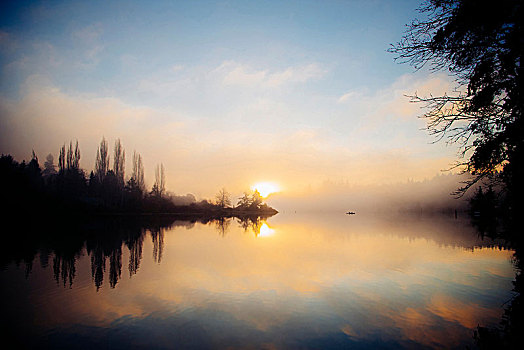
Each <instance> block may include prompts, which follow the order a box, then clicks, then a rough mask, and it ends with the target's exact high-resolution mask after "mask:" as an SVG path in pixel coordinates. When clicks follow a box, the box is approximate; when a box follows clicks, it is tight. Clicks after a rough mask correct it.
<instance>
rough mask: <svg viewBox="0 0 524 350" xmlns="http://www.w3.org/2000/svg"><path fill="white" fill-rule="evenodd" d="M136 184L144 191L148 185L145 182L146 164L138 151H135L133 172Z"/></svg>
mask: <svg viewBox="0 0 524 350" xmlns="http://www.w3.org/2000/svg"><path fill="white" fill-rule="evenodd" d="M131 179H132V180H133V183H134V186H136V188H137V189H138V190H139V191H140V193H144V191H145V189H146V186H145V182H144V165H143V164H142V156H141V155H140V153H137V152H136V151H134V152H133V173H132V174H131Z"/></svg>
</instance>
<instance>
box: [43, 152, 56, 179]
mask: <svg viewBox="0 0 524 350" xmlns="http://www.w3.org/2000/svg"><path fill="white" fill-rule="evenodd" d="M54 160H55V159H54V157H53V155H52V154H51V153H49V154H48V155H47V157H46V158H45V162H44V170H43V171H42V175H43V176H51V175H56V166H55V164H54Z"/></svg>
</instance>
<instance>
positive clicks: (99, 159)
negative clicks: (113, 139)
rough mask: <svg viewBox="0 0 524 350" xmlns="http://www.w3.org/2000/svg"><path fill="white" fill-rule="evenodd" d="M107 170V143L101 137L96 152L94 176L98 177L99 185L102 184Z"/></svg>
mask: <svg viewBox="0 0 524 350" xmlns="http://www.w3.org/2000/svg"><path fill="white" fill-rule="evenodd" d="M108 170H109V154H108V152H107V141H106V139H105V138H103V137H102V141H100V146H99V147H98V150H97V151H96V163H95V175H96V176H97V177H98V181H99V182H100V183H102V182H103V180H104V177H105V176H106V174H107V171H108Z"/></svg>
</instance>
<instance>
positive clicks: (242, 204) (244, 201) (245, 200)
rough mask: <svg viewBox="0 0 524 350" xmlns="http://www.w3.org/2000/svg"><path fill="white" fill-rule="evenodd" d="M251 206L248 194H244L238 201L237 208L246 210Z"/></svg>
mask: <svg viewBox="0 0 524 350" xmlns="http://www.w3.org/2000/svg"><path fill="white" fill-rule="evenodd" d="M250 205H251V196H250V195H249V193H247V192H244V195H243V196H242V197H240V198H239V199H238V202H237V207H238V208H241V209H247V208H249V206H250Z"/></svg>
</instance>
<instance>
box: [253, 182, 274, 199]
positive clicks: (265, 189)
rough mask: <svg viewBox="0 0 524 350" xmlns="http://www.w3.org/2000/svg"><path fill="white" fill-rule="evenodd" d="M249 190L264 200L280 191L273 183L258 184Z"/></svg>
mask: <svg viewBox="0 0 524 350" xmlns="http://www.w3.org/2000/svg"><path fill="white" fill-rule="evenodd" d="M251 189H252V190H253V191H255V190H257V191H258V192H259V193H260V195H261V196H262V197H264V198H266V197H267V196H269V195H270V194H272V193H275V192H278V191H279V190H280V189H279V188H278V186H277V185H276V184H275V183H273V182H258V183H256V184H254V185H253V186H251Z"/></svg>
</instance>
